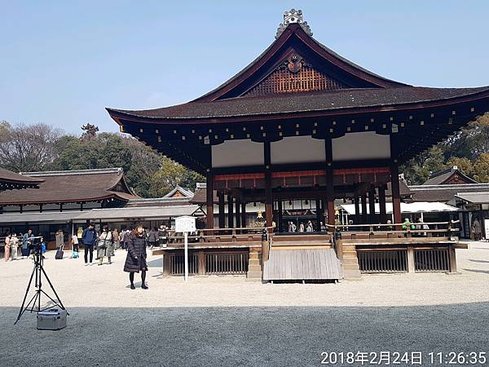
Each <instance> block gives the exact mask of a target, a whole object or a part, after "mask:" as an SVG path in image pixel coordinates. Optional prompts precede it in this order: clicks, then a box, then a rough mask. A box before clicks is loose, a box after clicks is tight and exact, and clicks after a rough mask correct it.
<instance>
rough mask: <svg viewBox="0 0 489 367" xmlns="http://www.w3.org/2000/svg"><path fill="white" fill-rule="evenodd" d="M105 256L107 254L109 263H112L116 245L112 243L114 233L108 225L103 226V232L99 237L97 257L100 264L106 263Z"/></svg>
mask: <svg viewBox="0 0 489 367" xmlns="http://www.w3.org/2000/svg"><path fill="white" fill-rule="evenodd" d="M104 256H107V258H108V260H109V264H112V256H114V246H113V244H112V233H111V232H110V231H109V227H107V226H103V228H102V233H100V235H99V236H98V237H97V259H98V264H99V265H102V264H103V263H104Z"/></svg>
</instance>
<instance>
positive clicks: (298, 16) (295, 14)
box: [275, 9, 312, 39]
mask: <svg viewBox="0 0 489 367" xmlns="http://www.w3.org/2000/svg"><path fill="white" fill-rule="evenodd" d="M292 23H298V24H300V26H301V28H302V29H303V30H304V32H306V33H307V34H308V35H309V36H312V31H311V27H309V24H307V22H304V17H303V16H302V10H295V9H290V10H289V11H285V12H284V22H283V23H280V25H279V26H278V29H277V34H276V35H275V39H277V38H279V37H280V35H281V34H282V33H283V32H284V31H285V29H286V28H287V26H288V25H289V24H292Z"/></svg>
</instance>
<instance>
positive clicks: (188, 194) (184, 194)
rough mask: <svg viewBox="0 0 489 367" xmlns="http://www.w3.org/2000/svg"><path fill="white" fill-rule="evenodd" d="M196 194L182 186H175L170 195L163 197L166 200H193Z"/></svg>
mask: <svg viewBox="0 0 489 367" xmlns="http://www.w3.org/2000/svg"><path fill="white" fill-rule="evenodd" d="M193 196H194V193H193V192H192V191H190V190H188V189H184V188H183V187H181V186H180V185H177V186H175V188H174V189H173V190H171V191H170V192H169V193H168V194H166V195H165V196H163V197H164V198H189V199H190V198H192V197H193Z"/></svg>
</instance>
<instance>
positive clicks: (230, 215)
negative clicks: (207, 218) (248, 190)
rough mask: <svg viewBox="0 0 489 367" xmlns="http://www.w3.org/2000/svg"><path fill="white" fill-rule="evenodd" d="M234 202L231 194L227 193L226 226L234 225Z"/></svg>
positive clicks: (231, 226)
mask: <svg viewBox="0 0 489 367" xmlns="http://www.w3.org/2000/svg"><path fill="white" fill-rule="evenodd" d="M233 208H234V203H233V197H232V195H231V194H228V228H233V227H234V210H233Z"/></svg>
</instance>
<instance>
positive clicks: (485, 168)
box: [474, 153, 489, 182]
mask: <svg viewBox="0 0 489 367" xmlns="http://www.w3.org/2000/svg"><path fill="white" fill-rule="evenodd" d="M474 172H475V174H474V178H475V180H476V181H478V182H489V153H482V154H481V155H480V156H479V157H478V158H477V160H476V161H475V162H474Z"/></svg>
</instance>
